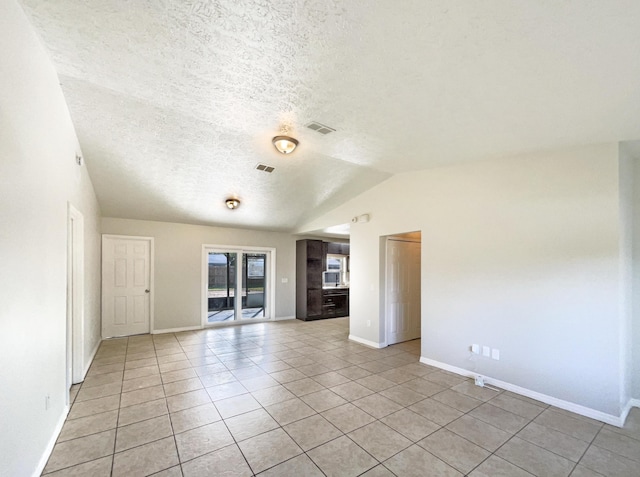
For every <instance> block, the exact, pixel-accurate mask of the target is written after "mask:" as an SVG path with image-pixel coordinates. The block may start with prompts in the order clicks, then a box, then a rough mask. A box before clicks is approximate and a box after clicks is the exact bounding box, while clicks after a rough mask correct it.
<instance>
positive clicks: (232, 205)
mask: <svg viewBox="0 0 640 477" xmlns="http://www.w3.org/2000/svg"><path fill="white" fill-rule="evenodd" d="M224 203H225V204H227V207H228V208H229V209H231V210H234V209H237V208H238V207H240V201H239V200H238V199H234V198H233V197H230V198H228V199H227V200H225V202H224Z"/></svg>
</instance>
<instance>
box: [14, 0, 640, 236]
mask: <svg viewBox="0 0 640 477" xmlns="http://www.w3.org/2000/svg"><path fill="white" fill-rule="evenodd" d="M21 3H22V5H23V6H24V9H25V12H26V13H27V15H28V16H29V17H30V18H31V21H32V23H33V25H34V27H35V28H36V31H37V32H38V33H39V35H40V36H41V38H42V40H43V42H44V44H45V46H46V48H48V50H49V51H50V53H51V56H52V59H53V62H54V65H55V67H56V69H57V71H58V74H59V75H60V81H61V83H62V88H63V91H64V94H65V97H66V98H67V102H68V104H69V109H70V112H71V116H72V118H73V121H74V124H75V126H76V129H77V132H78V137H79V140H80V143H81V146H82V149H83V153H84V156H85V159H86V163H87V165H88V167H89V170H90V172H91V176H92V179H93V182H94V187H95V189H96V192H97V194H98V198H99V201H100V204H101V206H102V210H103V214H104V215H107V216H115V217H127V218H140V219H152V220H166V221H177V222H192V223H211V224H222V225H236V226H245V227H260V228H270V229H278V230H289V229H293V228H294V227H295V226H296V225H299V224H301V223H303V222H304V221H306V220H309V219H312V218H314V217H315V216H317V215H320V214H322V213H324V212H325V211H327V210H330V209H331V208H333V207H335V206H336V205H338V204H339V203H340V202H341V201H344V200H346V199H348V198H350V197H352V196H354V195H356V194H358V193H360V192H362V191H364V190H366V189H368V188H370V187H372V186H373V185H375V184H377V183H379V182H381V181H382V180H385V179H386V178H388V177H389V176H390V175H391V174H393V173H397V172H405V171H412V170H419V169H424V168H427V167H433V166H435V165H439V164H444V163H450V162H459V161H469V160H481V159H486V158H491V157H499V156H507V155H512V154H520V153H527V152H532V151H536V150H542V149H550V148H558V147H566V146H572V145H579V144H588V143H596V142H608V141H618V140H629V139H637V138H639V137H640V84H639V82H638V79H639V78H640V48H639V45H640V2H638V1H637V0H628V1H617V0H616V1H614V0H610V1H606V2H603V1H600V0H598V1H588V0H581V1H562V2H558V1H556V0H553V1H536V2H524V1H522V2H513V1H507V0H503V1H485V2H471V1H468V0H459V1H452V0H441V1H433V0H403V1H401V2H400V1H399V2H390V1H380V0H379V1H368V2H356V1H348V0H282V1H276V0H274V1H269V0H245V1H234V0H199V1H196V0H163V1H161V0H155V1H151V0H149V1H142V0H140V1H125V0H121V1H113V0H101V1H97V0H56V1H43V0H22V2H21ZM312 120H316V121H319V122H321V123H324V124H327V125H329V126H331V127H333V128H335V129H336V130H337V131H336V132H335V133H331V134H330V135H327V136H322V135H320V134H318V133H315V132H313V131H311V130H309V129H306V128H305V127H304V125H305V124H307V123H308V122H310V121H312ZM283 126H287V127H289V128H290V130H291V131H292V133H293V135H294V136H295V137H297V138H298V139H299V140H300V147H299V149H298V150H296V151H295V152H294V153H293V154H292V155H290V156H281V155H279V154H278V153H277V152H275V150H274V149H273V147H272V146H271V143H270V140H271V137H272V136H274V135H276V134H278V133H279V132H280V128H281V127H283ZM259 162H263V163H266V164H269V165H272V166H275V167H276V170H275V172H274V173H272V174H266V173H264V172H260V171H256V170H255V169H254V167H255V165H256V164H257V163H259ZM229 195H236V196H238V197H239V198H240V199H241V200H242V202H243V204H242V206H241V207H240V208H239V209H237V210H236V211H233V212H231V211H228V210H226V209H225V207H224V204H223V200H224V198H226V197H227V196H229Z"/></svg>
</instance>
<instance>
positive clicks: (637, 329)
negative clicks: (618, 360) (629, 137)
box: [630, 153, 640, 404]
mask: <svg viewBox="0 0 640 477" xmlns="http://www.w3.org/2000/svg"><path fill="white" fill-rule="evenodd" d="M632 159H633V160H632V162H633V167H632V173H633V205H632V210H631V214H632V217H633V219H634V220H633V304H632V309H633V314H632V322H631V369H630V372H631V397H632V398H634V399H636V400H637V403H636V404H639V403H640V153H636V154H635V155H634V156H633V157H632Z"/></svg>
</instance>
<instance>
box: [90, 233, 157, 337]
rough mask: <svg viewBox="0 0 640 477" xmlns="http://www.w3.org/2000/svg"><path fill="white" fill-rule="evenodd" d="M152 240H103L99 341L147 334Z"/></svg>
mask: <svg viewBox="0 0 640 477" xmlns="http://www.w3.org/2000/svg"><path fill="white" fill-rule="evenodd" d="M150 301H151V239H149V238H146V237H113V236H106V235H105V236H103V237H102V337H103V338H110V337H113V336H129V335H137V334H142V333H149V322H150Z"/></svg>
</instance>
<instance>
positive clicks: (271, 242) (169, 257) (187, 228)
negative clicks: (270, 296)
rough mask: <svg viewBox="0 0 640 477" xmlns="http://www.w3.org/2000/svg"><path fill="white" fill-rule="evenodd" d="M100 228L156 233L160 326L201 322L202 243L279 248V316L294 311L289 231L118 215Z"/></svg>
mask: <svg viewBox="0 0 640 477" xmlns="http://www.w3.org/2000/svg"><path fill="white" fill-rule="evenodd" d="M102 233H104V234H116V235H137V236H145V237H154V239H155V242H154V243H155V273H154V283H155V296H154V299H155V302H154V307H155V329H156V330H167V329H175V328H184V327H193V326H200V324H201V319H202V295H201V293H202V283H201V282H202V245H203V244H211V245H236V246H238V245H240V246H246V247H251V246H254V247H273V248H275V249H276V262H277V263H276V273H277V275H276V283H275V287H276V301H275V305H276V306H275V308H276V309H275V314H276V318H290V317H293V316H295V306H296V304H295V286H296V285H295V259H296V256H295V241H296V239H297V237H294V236H292V235H291V234H285V233H278V232H265V231H259V230H248V229H235V228H223V227H207V226H201V225H186V224H176V223H168V222H152V221H144V220H130V219H114V218H103V219H102ZM282 278H288V279H289V281H288V283H282Z"/></svg>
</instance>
